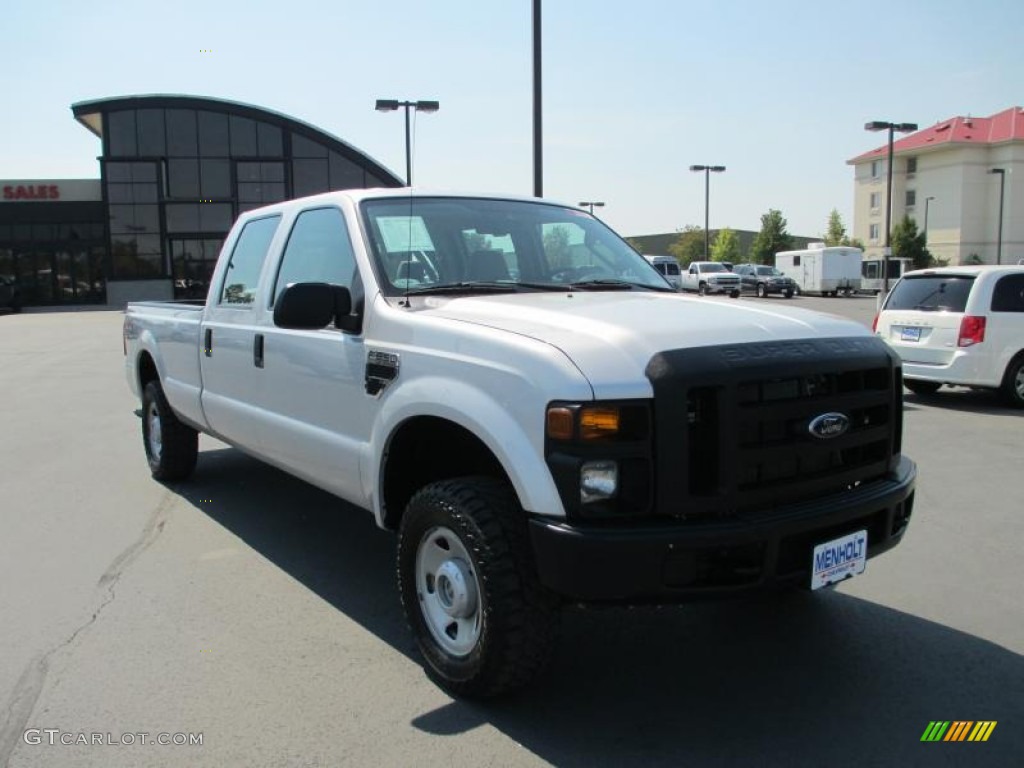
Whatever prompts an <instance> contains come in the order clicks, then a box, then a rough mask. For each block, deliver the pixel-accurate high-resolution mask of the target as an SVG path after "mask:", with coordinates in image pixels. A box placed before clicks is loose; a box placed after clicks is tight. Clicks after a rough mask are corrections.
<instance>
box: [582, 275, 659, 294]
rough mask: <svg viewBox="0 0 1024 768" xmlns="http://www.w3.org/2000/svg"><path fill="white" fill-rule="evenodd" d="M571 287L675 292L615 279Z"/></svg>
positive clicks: (597, 279)
mask: <svg viewBox="0 0 1024 768" xmlns="http://www.w3.org/2000/svg"><path fill="white" fill-rule="evenodd" d="M569 287H570V288H572V289H573V290H584V291H632V290H633V289H634V288H642V289H644V290H650V291H665V292H666V293H671V292H673V291H672V289H671V288H669V287H668V286H665V287H664V288H660V287H658V286H655V285H647V284H646V283H631V282H629V281H628V280H619V279H618V278H615V277H597V278H594V279H593V280H580V281H579V282H573V283H570V284H569Z"/></svg>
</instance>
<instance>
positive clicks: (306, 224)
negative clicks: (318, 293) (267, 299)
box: [274, 208, 356, 301]
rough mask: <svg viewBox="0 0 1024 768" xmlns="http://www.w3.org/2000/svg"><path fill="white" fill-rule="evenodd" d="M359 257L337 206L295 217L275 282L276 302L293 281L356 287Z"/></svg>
mask: <svg viewBox="0 0 1024 768" xmlns="http://www.w3.org/2000/svg"><path fill="white" fill-rule="evenodd" d="M355 269H356V259H355V256H354V255H353V253H352V241H351V240H350V239H349V236H348V227H347V226H346V225H345V217H344V216H343V215H342V213H341V211H339V210H338V209H337V208H314V209H312V210H309V211H303V212H302V213H300V214H299V216H298V218H297V219H295V226H293V227H292V231H291V234H289V235H288V244H287V245H286V246H285V248H284V256H282V257H281V266H280V268H279V269H278V273H277V282H276V283H275V284H274V301H276V300H277V299H278V298H279V297H280V296H281V294H282V293H283V292H284V289H285V288H287V287H288V286H289V285H291V284H292V283H331V284H333V285H343V286H345V287H346V288H349V289H351V288H352V278H353V276H354V274H355Z"/></svg>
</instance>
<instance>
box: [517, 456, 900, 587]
mask: <svg viewBox="0 0 1024 768" xmlns="http://www.w3.org/2000/svg"><path fill="white" fill-rule="evenodd" d="M916 478H917V468H916V466H915V465H914V463H913V462H912V461H910V460H909V459H907V458H905V457H902V458H901V459H900V462H899V465H898V466H897V468H896V471H894V472H893V473H892V474H891V475H890V476H889V477H887V478H885V479H883V480H879V481H876V482H873V483H870V484H866V485H864V486H861V487H859V488H856V489H854V490H851V491H847V492H845V493H843V494H841V495H835V496H829V497H825V498H820V499H815V500H814V501H811V502H802V503H796V504H791V505H788V506H785V507H779V508H778V509H775V510H773V511H772V512H771V513H770V514H758V515H753V514H741V515H738V516H736V517H733V518H729V519H723V518H718V519H713V520H700V521H678V522H675V523H673V524H671V525H669V524H661V523H659V524H656V525H650V526H647V525H645V526H640V525H636V526H633V527H630V528H622V527H619V526H615V527H612V526H609V525H576V524H570V523H565V522H556V521H552V520H551V519H550V518H544V517H533V518H531V519H530V536H531V539H532V543H533V549H534V556H535V558H536V563H537V569H538V573H539V576H540V580H541V583H542V584H544V586H546V587H547V588H548V589H550V590H552V591H554V592H556V593H558V594H559V595H562V596H563V597H565V598H568V599H570V600H574V601H579V602H619V603H647V602H677V601H685V600H693V599H699V598H702V597H722V596H727V595H733V594H742V593H744V592H748V591H753V590H757V589H765V588H770V587H773V586H781V585H789V584H794V585H800V584H804V585H808V584H809V583H810V573H811V567H810V566H811V554H812V552H813V550H814V547H815V546H816V545H817V544H821V543H824V542H826V541H830V540H832V539H835V538H837V537H839V536H843V535H845V534H847V533H853V532H854V531H859V530H864V529H866V530H867V532H868V557H869V558H871V557H874V556H876V555H879V554H881V553H882V552H885V551H886V550H888V549H891V548H892V547H894V546H896V545H897V544H898V543H899V542H900V540H901V539H902V538H903V534H904V532H905V531H906V528H907V525H908V523H909V522H910V516H911V513H912V511H913V504H914V485H915V482H916Z"/></svg>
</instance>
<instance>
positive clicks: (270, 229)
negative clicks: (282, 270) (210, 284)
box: [220, 216, 281, 308]
mask: <svg viewBox="0 0 1024 768" xmlns="http://www.w3.org/2000/svg"><path fill="white" fill-rule="evenodd" d="M280 223H281V217H280V216H268V217H267V218H265V219H255V220H253V221H250V222H249V223H248V224H246V225H245V227H244V228H243V229H242V234H240V235H239V236H238V240H237V241H236V242H235V247H234V250H232V251H231V259H230V261H228V266H227V269H226V270H225V272H224V282H223V283H222V288H221V294H220V303H221V304H228V305H231V306H233V307H240V308H241V307H247V306H249V305H251V304H252V303H253V301H255V299H256V285H257V283H259V280H260V270H261V269H263V260H264V259H266V257H267V250H268V249H269V248H270V241H271V240H272V239H273V238H274V232H276V231H277V225H278V224H280Z"/></svg>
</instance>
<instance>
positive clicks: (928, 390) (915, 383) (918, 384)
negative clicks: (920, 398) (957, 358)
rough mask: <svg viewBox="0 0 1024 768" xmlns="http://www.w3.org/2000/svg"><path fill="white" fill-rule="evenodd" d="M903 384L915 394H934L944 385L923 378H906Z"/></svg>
mask: <svg viewBox="0 0 1024 768" xmlns="http://www.w3.org/2000/svg"><path fill="white" fill-rule="evenodd" d="M903 386H904V387H906V388H907V389H909V390H910V391H911V392H913V393H914V394H915V395H934V394H935V393H936V392H938V391H939V387H941V386H942V385H941V384H940V383H939V382H937V381H923V380H921V379H904V380H903Z"/></svg>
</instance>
